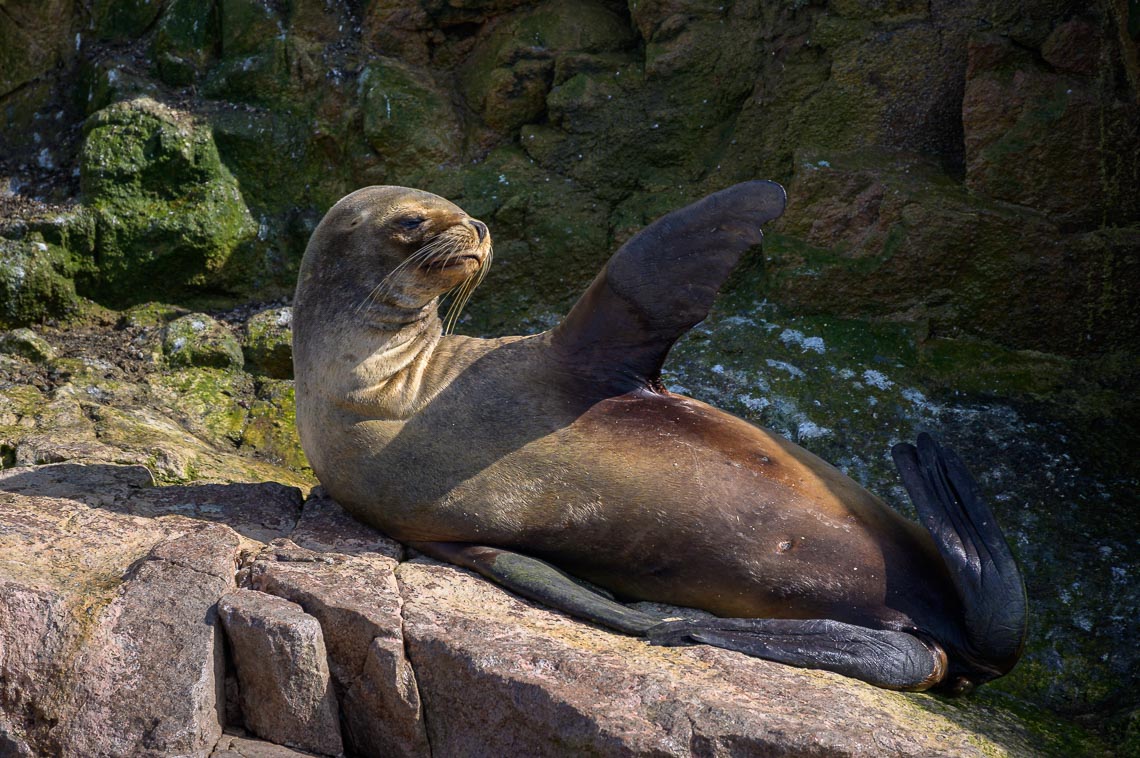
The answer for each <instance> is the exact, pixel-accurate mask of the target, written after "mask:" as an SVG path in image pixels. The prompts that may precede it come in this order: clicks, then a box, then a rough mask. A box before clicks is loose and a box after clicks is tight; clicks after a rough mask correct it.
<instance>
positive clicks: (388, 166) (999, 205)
mask: <svg viewBox="0 0 1140 758" xmlns="http://www.w3.org/2000/svg"><path fill="white" fill-rule="evenodd" d="M136 5H137V4H128V5H127V6H122V7H120V5H119V4H117V3H100V4H99V7H98V9H94V10H92V9H89V8H87V7H86V6H82V5H81V4H76V3H74V2H71V3H69V2H50V3H40V4H38V5H26V6H25V5H23V4H21V7H20V8H19V9H18V10H16V9H13V10H11V11H9V12H8V15H7V16H6V18H8V19H10V22H9V23H6V24H5V25H4V28H3V30H0V42H3V43H4V44H3V45H0V47H3V48H4V49H5V52H4V53H3V54H2V55H5V56H8V55H10V56H11V57H12V60H11V61H8V62H9V63H10V64H11V65H5V66H0V68H2V69H3V71H4V73H3V74H0V104H2V105H3V106H4V108H5V113H6V119H5V122H4V123H3V124H2V125H0V130H2V132H3V135H4V139H3V140H0V176H4V177H5V178H7V177H8V176H9V175H10V176H11V180H10V184H11V185H12V191H13V192H16V193H17V197H22V196H25V195H37V196H43V197H47V198H49V199H51V200H53V201H56V202H60V203H64V204H65V205H70V206H72V207H69V208H65V209H63V208H61V209H55V208H53V209H48V210H46V211H45V210H42V209H41V210H38V211H37V210H36V209H28V208H21V209H20V210H19V213H18V214H17V215H18V216H19V217H20V219H19V221H18V222H17V223H10V222H0V228H2V229H3V233H2V234H0V236H2V237H4V238H6V241H5V242H4V243H3V245H0V250H5V251H7V252H6V255H5V256H4V260H3V261H0V284H4V285H5V286H0V321H3V322H6V323H7V325H8V326H20V325H24V324H26V323H30V322H31V321H34V320H36V319H40V318H43V317H45V316H48V317H50V316H52V315H59V314H62V313H65V312H67V311H68V310H69V309H74V308H75V307H76V299H75V295H74V293H73V292H72V289H73V288H74V287H76V286H77V287H78V288H79V291H80V294H82V295H85V296H88V297H94V298H96V299H98V300H99V301H100V302H102V303H110V304H117V305H123V304H133V303H138V302H144V301H146V300H148V299H154V298H156V297H163V298H177V297H186V296H188V295H201V294H203V293H208V294H218V293H224V294H226V295H227V296H235V295H237V296H246V297H250V296H253V297H264V296H266V294H268V295H269V296H270V297H275V296H278V295H281V294H284V293H287V292H289V291H290V290H291V289H292V286H293V283H294V281H295V276H296V267H297V264H298V262H299V260H300V256H301V252H302V251H303V248H304V245H305V242H306V241H307V238H308V235H309V233H310V232H311V231H312V228H313V226H314V225H315V223H316V222H317V220H318V219H319V218H320V216H321V215H322V214H323V213H324V211H325V210H327V209H328V208H329V207H330V206H331V205H332V204H333V202H335V201H336V200H337V199H338V198H339V197H341V196H343V195H345V194H347V193H348V192H350V191H352V190H355V189H357V188H359V187H362V186H366V185H369V184H398V185H405V186H414V187H420V188H423V189H426V190H429V191H432V192H435V193H437V194H439V195H442V196H444V197H447V198H449V199H451V200H453V201H455V202H456V203H458V204H459V205H461V206H462V207H463V208H464V209H465V210H467V211H468V212H469V213H471V214H472V215H473V216H475V217H478V218H481V219H483V220H485V221H486V222H487V223H488V224H489V225H490V226H491V228H492V229H493V230H494V235H495V239H496V250H497V255H498V260H499V261H500V263H501V264H505V265H499V266H497V267H496V268H495V269H494V270H493V271H492V273H491V279H490V280H489V282H488V285H489V286H495V287H496V288H497V289H498V291H499V292H501V293H503V294H502V295H501V296H500V297H499V298H498V299H497V300H496V302H495V304H494V305H492V304H490V303H483V304H479V303H475V304H474V307H473V310H472V311H471V316H472V319H473V322H472V323H474V324H478V325H479V328H481V329H484V330H486V329H492V330H496V331H502V330H505V329H508V328H509V327H510V325H513V324H517V323H518V322H519V321H520V320H521V319H524V318H529V319H537V318H540V317H542V316H543V315H544V313H545V311H547V310H549V308H550V307H551V306H561V305H564V304H566V302H567V301H569V300H570V299H572V298H573V297H574V295H576V294H577V292H579V291H580V289H581V287H582V286H583V285H584V284H585V283H586V282H588V281H589V279H590V277H591V276H592V274H593V272H594V271H595V270H596V267H597V265H598V264H600V263H601V262H602V261H604V260H605V258H606V256H607V254H608V252H609V251H610V249H611V248H612V243H615V242H621V241H623V240H624V239H626V238H627V237H628V236H629V235H630V234H631V233H632V232H633V231H635V230H636V229H637V228H639V227H640V226H642V225H643V224H645V223H646V222H648V221H650V220H652V219H653V218H654V217H656V216H657V215H660V213H662V212H663V211H665V210H668V209H671V208H676V207H680V206H682V205H684V204H685V203H686V202H689V201H692V200H695V199H697V198H698V197H700V196H703V195H705V194H708V193H709V192H711V191H713V190H716V189H721V188H724V187H726V186H729V185H731V184H733V183H735V182H738V181H741V180H745V179H753V178H768V179H773V180H777V181H781V182H783V183H785V184H787V183H788V182H793V183H794V182H795V181H799V180H801V179H803V175H804V173H805V165H804V160H802V158H804V157H805V156H810V158H811V163H812V164H813V165H815V166H817V167H818V165H819V162H820V161H823V162H824V163H828V164H830V165H831V170H830V171H829V172H828V174H829V175H830V180H829V183H830V184H836V185H840V187H839V188H840V189H842V187H843V186H844V185H850V184H860V185H862V188H863V189H864V190H867V191H868V194H867V195H866V196H864V195H862V194H860V195H859V196H858V198H857V200H856V201H854V202H850V203H847V204H846V205H848V210H847V211H846V212H845V213H843V214H842V217H841V218H831V219H828V218H824V219H823V220H822V223H823V225H824V227H831V228H830V229H828V228H824V229H821V230H817V231H815V232H811V231H810V230H808V229H805V227H807V226H809V225H811V224H812V223H814V222H815V221H816V220H817V219H818V218H819V215H818V214H820V213H821V212H824V211H826V210H827V209H824V208H821V207H820V205H819V203H818V202H814V200H815V199H814V198H813V202H798V200H797V196H796V194H795V193H793V194H792V195H791V202H790V203H789V206H788V213H787V215H786V217H785V221H784V224H785V229H786V232H787V235H788V237H789V238H790V241H791V242H793V243H806V244H809V245H811V246H812V247H814V248H818V250H817V251H816V252H818V253H820V254H819V255H815V256H813V259H812V261H811V265H807V266H803V265H798V264H799V261H797V260H796V259H794V258H793V259H789V258H785V257H781V258H777V259H775V260H772V261H769V262H768V263H769V269H770V273H771V274H772V275H773V276H772V277H771V280H770V281H768V282H766V283H765V284H764V285H763V288H764V294H765V295H766V296H767V297H769V298H770V299H773V300H776V301H778V302H779V303H781V304H783V305H787V306H793V307H795V308H805V307H806V308H811V309H813V310H828V309H829V306H828V305H825V304H821V303H820V302H819V299H818V298H817V297H812V295H813V294H814V292H813V290H815V287H816V285H818V284H819V282H818V281H816V279H817V277H822V278H823V279H824V280H826V288H827V291H828V292H830V293H831V294H832V295H833V296H834V300H833V302H837V303H840V304H841V305H842V308H843V311H844V312H845V313H851V314H854V315H857V316H859V317H890V318H894V319H904V320H908V321H922V320H926V321H929V322H930V323H931V325H932V326H933V327H934V328H935V329H937V330H940V331H962V332H964V333H967V334H972V335H985V336H986V337H987V338H989V339H993V340H996V341H998V342H1000V343H1002V344H1004V345H1006V346H1009V347H1018V348H1033V349H1048V350H1050V351H1057V352H1063V353H1066V354H1072V353H1079V354H1086V353H1095V352H1100V351H1103V350H1105V349H1117V348H1121V347H1126V346H1127V344H1126V341H1127V337H1126V336H1123V335H1127V334H1129V333H1131V332H1134V331H1135V329H1136V328H1137V326H1138V325H1140V321H1138V318H1140V314H1138V312H1137V310H1136V308H1135V306H1134V303H1135V301H1136V299H1137V298H1135V297H1134V294H1135V285H1134V284H1127V285H1126V284H1123V283H1124V282H1130V281H1132V282H1134V281H1136V280H1138V279H1140V277H1137V276H1136V275H1135V274H1136V266H1137V265H1138V264H1137V263H1136V260H1135V255H1134V254H1133V253H1134V248H1135V237H1136V234H1137V224H1140V204H1138V203H1140V201H1138V200H1137V193H1135V192H1134V191H1132V190H1133V188H1134V187H1135V185H1136V182H1137V177H1138V176H1140V174H1138V173H1137V172H1138V171H1140V164H1138V163H1137V161H1138V158H1137V156H1138V155H1140V126H1137V125H1138V124H1140V101H1138V97H1140V54H1138V50H1137V31H1136V30H1137V28H1140V22H1138V21H1137V20H1136V14H1137V11H1136V10H1135V8H1134V7H1132V6H1128V7H1125V6H1119V4H1117V5H1113V4H1112V3H1100V4H1091V5H1090V4H1088V3H1084V4H1081V3H1073V2H1064V1H1061V0H1033V1H1032V2H1026V3H1018V4H1016V5H1015V6H1010V7H1008V8H1006V7H1004V6H1003V7H1002V8H998V7H996V6H995V5H994V4H993V3H990V2H983V1H982V0H969V1H968V2H954V3H943V2H937V3H918V2H909V1H908V2H892V3H872V4H867V3H851V2H837V3H827V4H822V3H810V2H788V3H776V4H760V3H748V2H744V3H727V4H723V3H708V4H702V5H699V6H690V5H683V6H682V5H678V4H676V3H670V2H638V3H636V4H633V5H629V6H628V7H627V5H626V4H624V3H612V2H605V1H603V0H574V2H563V1H562V0H558V1H557V2H555V1H554V0H548V1H547V2H522V1H520V2H496V3H477V4H467V3H464V4H462V7H451V4H447V3H432V4H429V5H427V6H424V5H423V4H421V3H414V2H393V3H380V4H378V3H364V4H353V3H333V4H331V5H329V4H326V5H325V6H321V5H319V4H316V3H310V2H299V3H292V4H286V5H274V4H268V5H266V4H259V3H254V2H244V1H242V2H234V3H228V2H227V3H217V2H213V0H185V1H183V2H176V3H167V4H159V5H157V6H155V7H151V4H143V5H137V7H136ZM144 5H145V9H144ZM1118 6H1119V7H1118ZM128 8H129V9H133V10H130V11H129V12H128V11H127V10H125V9H128ZM143 10H145V12H143ZM136 11H137V12H136ZM10 51H19V52H23V53H24V55H22V56H21V55H19V53H18V52H17V53H12V52H10ZM4 60H5V61H7V60H8V59H7V58H5V59H4ZM80 123H82V125H83V126H82V129H79V128H76V126H77V125H78V124H80ZM870 154H873V155H878V156H879V158H878V159H877V160H872V161H868V162H864V163H862V164H861V165H857V164H859V162H858V161H852V160H851V157H852V156H862V155H870ZM916 161H917V163H918V164H920V165H922V166H923V168H922V172H923V174H924V177H925V179H924V181H922V182H919V183H918V184H919V185H920V186H917V187H916V186H915V183H914V182H912V181H910V179H911V178H912V177H908V176H906V175H905V173H903V174H900V173H899V171H898V166H899V165H900V164H911V165H914V164H915V162H916ZM75 166H78V167H79V172H78V174H77V175H72V168H73V167H75ZM967 190H968V191H967ZM879 195H881V196H879ZM75 201H78V204H75ZM944 201H945V202H946V205H947V207H945V208H944ZM880 206H881V207H882V213H881V215H880V216H878V217H875V214H876V213H877V211H878V209H879V207H880ZM903 208H906V213H905V214H903V213H902V209H903ZM868 214H871V216H868ZM5 215H7V214H5ZM831 215H834V209H832V213H831ZM975 217H977V218H979V219H980V220H981V224H980V228H979V229H978V230H974V229H972V227H971V226H970V223H969V222H970V220H971V219H972V218H975ZM850 223H856V224H857V225H859V226H864V225H867V224H869V225H871V226H875V225H879V226H881V227H883V228H884V229H890V230H895V229H897V230H898V231H896V232H895V234H894V235H888V234H885V233H883V234H879V235H873V236H872V237H870V238H868V239H854V240H853V239H850V236H851V235H844V234H837V233H836V232H840V231H842V228H843V227H844V226H845V225H847V224H850ZM836 227H838V228H836ZM1021 227H1025V228H1027V230H1028V233H1027V234H1025V235H1024V236H1019V235H1018V234H1016V230H1017V229H1018V228H1021ZM1106 230H1111V231H1108V233H1107V238H1106V237H1105V233H1106ZM1090 235H1091V236H1090ZM856 236H857V235H856ZM823 237H828V238H829V239H827V240H826V241H823V239H822V238H823ZM1043 241H1044V242H1045V247H1046V258H1047V262H1046V264H1045V265H1033V259H1034V256H1035V255H1036V254H1037V252H1038V251H1040V250H1041V249H1042V247H1041V245H1042V242H1043ZM1065 251H1071V252H1069V253H1068V255H1066V252H1065ZM943 253H945V254H946V255H945V258H946V259H947V260H948V261H951V262H953V263H954V265H953V266H952V267H951V266H942V267H938V268H937V269H936V271H937V272H938V276H937V283H936V284H934V285H932V282H931V281H930V277H929V276H921V275H918V276H915V275H904V276H899V275H898V274H899V273H900V272H902V271H914V270H916V269H917V270H923V269H924V267H925V265H926V263H927V262H928V261H929V260H930V259H932V258H935V259H942V258H943V257H944V256H943ZM852 257H858V258H859V261H860V266H861V267H862V268H861V270H862V271H863V273H865V274H869V275H872V276H874V275H876V274H878V273H880V272H881V274H882V279H884V280H889V281H890V282H891V283H890V286H889V288H883V287H880V288H875V287H869V286H868V285H867V284H866V283H865V282H862V281H859V277H855V278H854V280H853V281H850V282H849V281H848V277H847V276H846V274H847V273H848V272H849V271H850V265H849V264H850V262H851V258H852ZM1066 261H1067V262H1070V263H1073V264H1074V265H1075V266H1076V268H1075V269H1074V270H1069V269H1068V268H1067V267H1066V266H1064V265H1061V263H1063V262H1066ZM19 271H24V272H25V275H24V276H23V277H21V276H20V275H19V274H18V272H19ZM1107 281H1115V282H1119V283H1121V284H1120V286H1117V287H1109V286H1107V285H1105V284H1104V282H1107ZM1009 282H1015V283H1024V291H1023V292H1022V291H1021V290H1020V289H1019V292H1020V293H1021V294H1022V298H1021V299H1022V300H1024V301H1027V302H1033V303H1034V304H1035V305H1034V307H1033V308H1027V307H1026V308H1020V309H1016V308H1015V309H1013V310H1011V311H1010V312H1009V313H1008V314H1006V318H1004V319H1001V318H997V317H995V315H994V314H992V313H989V312H987V311H986V309H985V308H984V303H986V302H989V301H999V302H1000V301H1002V300H1003V299H1005V298H1006V297H1007V294H1008V293H1007V292H1006V286H1007V283H1009ZM958 300H963V301H965V302H964V304H963V305H962V307H948V306H947V302H948V301H951V302H956V301H958ZM1066 318H1067V319H1068V320H1069V321H1070V322H1072V323H1070V324H1069V325H1067V326H1063V328H1062V329H1061V330H1060V334H1058V338H1057V339H1052V340H1049V341H1046V340H1045V339H1043V338H1042V337H1041V336H1040V333H1041V332H1040V331H1037V332H1035V331H1034V326H1035V325H1036V324H1037V323H1039V321H1041V320H1042V319H1043V320H1045V321H1046V322H1048V323H1050V325H1052V324H1056V323H1060V322H1062V321H1064V320H1065V319H1066ZM1049 333H1050V334H1056V333H1055V332H1054V331H1053V330H1052V329H1050V330H1049Z"/></svg>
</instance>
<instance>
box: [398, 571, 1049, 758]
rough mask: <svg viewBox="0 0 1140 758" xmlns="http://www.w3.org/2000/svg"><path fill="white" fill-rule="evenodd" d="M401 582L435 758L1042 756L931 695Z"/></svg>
mask: <svg viewBox="0 0 1140 758" xmlns="http://www.w3.org/2000/svg"><path fill="white" fill-rule="evenodd" d="M398 577H399V580H400V589H401V592H402V593H403V594H404V597H405V598H406V605H405V607H404V618H405V626H404V629H405V635H406V637H407V645H408V655H409V658H410V659H411V662H412V665H413V667H414V668H415V671H416V677H417V681H418V682H419V687H420V692H421V693H422V696H423V698H424V707H425V708H426V709H427V712H428V714H429V716H428V719H427V724H428V733H429V740H430V742H431V746H432V751H433V752H434V753H436V754H441V755H489V754H490V755H532V756H546V755H550V756H554V755H581V754H600V755H678V756H680V755H691V754H701V755H728V754H734V755H735V754H748V755H769V754H782V752H783V751H784V750H789V749H793V748H792V747H791V746H795V747H794V750H795V751H796V752H797V753H803V754H820V755H833V754H835V755H867V756H871V755H883V754H884V753H889V754H891V755H897V756H904V755H915V756H935V755H939V756H966V755H977V756H982V755H990V754H1006V751H1009V752H1010V753H1012V754H1020V753H1021V752H1032V750H1031V748H1030V746H1029V743H1028V742H1025V741H1024V740H1025V735H1024V734H1021V735H1019V734H1017V731H1016V729H1017V727H1016V725H1014V724H1009V723H1006V724H1002V725H1001V726H999V727H998V729H997V730H995V732H996V733H999V734H1000V735H1001V736H1000V737H999V738H998V740H997V741H991V740H989V739H979V737H978V735H976V734H975V733H973V732H972V731H971V730H970V729H969V728H968V727H963V726H961V725H960V724H959V723H958V714H957V713H956V712H955V711H954V710H953V709H951V708H948V707H947V706H945V705H942V704H941V703H940V702H939V701H938V700H936V699H934V698H930V697H927V696H919V698H918V699H917V700H918V702H921V706H919V705H917V702H916V698H915V696H912V695H900V694H897V693H891V692H887V691H885V690H878V689H875V688H871V687H867V686H865V685H862V684H860V683H855V682H853V681H851V680H849V679H845V678H843V677H840V676H836V675H834V674H829V673H824V672H818V671H805V670H802V669H791V668H788V667H784V666H780V665H778V664H774V663H769V662H766V661H760V660H757V659H752V658H747V657H745V656H742V655H739V654H736V653H730V652H726V651H723V650H716V649H713V648H707V647H699V648H685V649H678V648H654V647H650V646H648V645H646V644H645V643H644V642H643V641H641V640H637V639H633V638H630V637H625V636H622V635H616V634H612V633H609V632H605V631H602V630H599V629H597V628H594V627H592V626H590V625H587V624H582V623H578V622H575V621H571V620H569V619H567V618H565V617H564V616H561V615H560V614H557V613H553V612H550V611H546V610H540V609H537V608H534V607H533V606H531V605H529V604H527V603H524V602H522V601H520V600H518V599H516V598H514V597H513V596H511V595H509V594H508V593H506V592H504V591H502V590H501V589H499V588H497V587H494V586H493V585H491V584H489V583H487V582H485V581H482V580H480V579H478V578H476V577H474V576H473V575H471V574H468V573H466V572H463V571H460V570H458V569H455V568H453V567H449V566H442V565H439V564H434V563H432V562H429V561H426V560H425V559H417V560H414V561H411V562H407V563H403V564H401V565H400V568H399V571H398ZM476 693H478V694H476ZM805 712H810V713H812V714H813V716H812V718H811V719H807V720H805V719H804V716H803V714H804V713H805ZM437 713H440V714H442V713H446V714H447V718H434V717H433V714H437ZM1007 729H1008V730H1009V731H1007Z"/></svg>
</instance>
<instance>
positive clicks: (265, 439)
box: [241, 379, 311, 472]
mask: <svg viewBox="0 0 1140 758" xmlns="http://www.w3.org/2000/svg"><path fill="white" fill-rule="evenodd" d="M241 449H242V450H248V451H250V452H253V453H256V454H257V455H258V456H259V457H261V458H263V459H265V460H268V461H270V462H272V463H276V464H278V465H282V466H287V467H288V468H290V469H293V470H296V471H306V472H311V469H310V468H309V461H308V459H307V458H305V451H304V450H302V449H301V442H300V440H299V439H298V437H297V399H296V396H295V394H294V392H293V383H292V382H291V381H286V380H283V379H260V380H258V381H257V389H256V391H255V399H254V400H253V402H252V403H251V404H250V406H249V416H248V418H247V419H246V423H245V428H244V429H242V433H241Z"/></svg>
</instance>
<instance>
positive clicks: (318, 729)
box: [218, 589, 344, 755]
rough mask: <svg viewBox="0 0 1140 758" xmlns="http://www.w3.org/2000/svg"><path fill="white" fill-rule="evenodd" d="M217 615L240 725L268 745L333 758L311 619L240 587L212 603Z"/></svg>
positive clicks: (334, 735)
mask: <svg viewBox="0 0 1140 758" xmlns="http://www.w3.org/2000/svg"><path fill="white" fill-rule="evenodd" d="M218 615H219V616H220V617H221V619H222V624H223V625H224V626H225V629H226V637H227V639H228V640H229V643H230V649H231V652H232V655H233V659H234V663H235V665H236V667H237V674H238V681H239V683H240V686H241V707H242V714H243V715H244V717H245V725H246V727H247V728H248V729H250V730H251V731H253V732H254V733H255V734H257V735H258V736H260V737H263V738H265V739H267V740H271V741H272V742H276V743H279V744H282V745H287V746H290V747H297V748H301V749H303V750H309V751H312V752H314V753H321V754H322V755H339V754H340V753H341V752H342V751H343V750H344V745H343V744H342V742H341V738H340V726H339V723H338V717H339V713H338V710H337V702H336V695H335V694H334V693H333V689H332V681H331V679H330V677H329V666H328V660H327V658H326V655H327V654H326V652H325V642H324V636H323V635H322V634H321V625H320V624H319V623H318V622H317V620H316V619H315V618H313V617H312V616H310V615H308V614H307V613H305V612H304V611H302V610H301V606H299V605H297V604H296V603H290V602H289V601H288V600H283V599H281V598H279V597H274V596H272V595H267V594H265V593H263V592H257V591H255V590H245V589H239V590H237V591H236V592H232V593H230V594H228V595H226V596H225V597H223V598H222V599H221V600H219V601H218Z"/></svg>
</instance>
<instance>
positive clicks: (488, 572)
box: [408, 542, 657, 636]
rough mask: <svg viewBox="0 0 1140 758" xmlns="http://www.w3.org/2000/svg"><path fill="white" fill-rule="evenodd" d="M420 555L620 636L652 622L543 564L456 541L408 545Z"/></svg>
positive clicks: (640, 630)
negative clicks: (459, 567) (469, 570)
mask: <svg viewBox="0 0 1140 758" xmlns="http://www.w3.org/2000/svg"><path fill="white" fill-rule="evenodd" d="M408 544H409V545H411V546H412V547H413V548H415V549H416V550H419V551H420V552H421V553H423V554H424V555H428V556H431V557H432V558H435V559H437V560H440V561H446V562H447V563H453V564H455V565H456V566H462V567H463V568H467V569H471V570H472V571H474V572H476V573H478V574H482V575H483V576H485V577H486V578H488V579H490V580H491V581H493V582H495V583H496V584H500V585H502V586H503V587H506V588H507V589H509V590H511V591H512V592H515V593H516V594H519V595H522V596H523V597H525V598H527V599H528V600H533V601H535V602H537V603H542V604H543V605H545V606H547V607H549V608H553V609H555V610H558V611H562V612H563V613H567V614H569V615H571V616H574V617H576V618H581V619H585V620H586V621H592V622H593V623H595V624H600V625H602V626H606V627H609V628H610V629H614V630H616V631H619V632H623V633H625V634H630V635H635V636H641V635H643V634H644V633H645V630H646V629H648V628H649V627H651V626H653V625H654V624H656V623H657V619H655V618H653V617H652V616H649V615H646V614H644V613H641V612H639V611H635V610H634V609H632V608H628V607H626V606H624V605H622V604H621V603H618V602H616V601H614V600H611V599H609V598H608V597H606V596H604V595H602V594H601V593H599V592H595V591H594V590H591V589H589V588H587V587H586V586H585V585H584V584H582V583H581V582H579V581H578V580H576V579H574V578H573V577H571V576H570V575H568V574H565V573H563V572H562V571H559V570H558V569H556V568H555V567H554V566H551V565H550V564H549V563H547V562H545V561H540V560H539V559H537V558H531V557H530V556H527V555H522V554H521V553H515V552H511V551H510V550H502V549H500V548H494V547H485V546H482V545H470V544H466V543H461V542H410V543H408Z"/></svg>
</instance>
